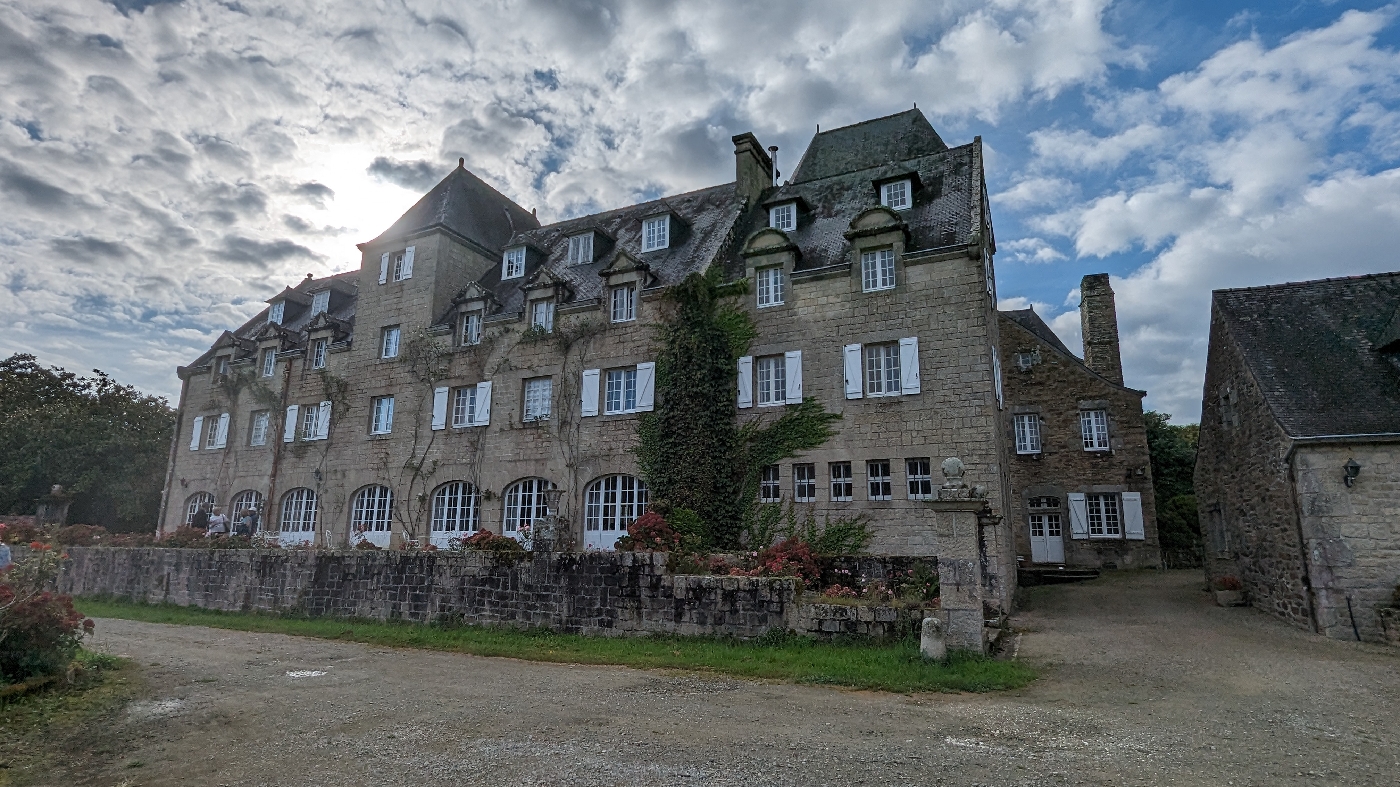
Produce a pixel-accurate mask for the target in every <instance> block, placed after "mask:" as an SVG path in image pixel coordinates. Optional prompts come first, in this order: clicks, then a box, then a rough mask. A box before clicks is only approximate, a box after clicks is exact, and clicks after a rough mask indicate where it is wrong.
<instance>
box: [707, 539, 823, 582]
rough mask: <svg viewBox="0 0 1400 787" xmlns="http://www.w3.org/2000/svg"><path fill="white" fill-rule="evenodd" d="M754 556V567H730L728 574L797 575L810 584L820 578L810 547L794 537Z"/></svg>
mask: <svg viewBox="0 0 1400 787" xmlns="http://www.w3.org/2000/svg"><path fill="white" fill-rule="evenodd" d="M754 557H755V562H756V563H757V565H756V566H755V567H754V568H752V569H749V570H747V571H745V570H744V569H741V568H735V569H731V570H730V572H729V573H730V575H732V576H750V577H797V578H798V579H801V580H802V581H803V582H805V583H807V584H811V585H815V584H816V583H817V581H818V580H820V579H821V574H822V572H821V568H820V567H818V566H817V558H816V556H815V555H813V554H812V547H811V546H810V545H808V544H806V543H805V542H802V541H798V540H797V539H794V538H789V539H787V540H786V541H783V542H782V543H780V544H777V545H775V546H771V547H768V548H767V549H764V550H763V551H761V552H759V553H757V554H756V555H755V556H754Z"/></svg>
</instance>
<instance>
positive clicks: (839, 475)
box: [826, 462, 856, 503]
mask: <svg viewBox="0 0 1400 787" xmlns="http://www.w3.org/2000/svg"><path fill="white" fill-rule="evenodd" d="M826 467H827V469H826V472H827V476H828V478H829V479H830V480H831V502H833V503H849V502H851V500H853V499H855V492H856V489H855V479H854V478H852V475H853V471H852V470H851V463H850V462H831V463H828V464H827V466H826Z"/></svg>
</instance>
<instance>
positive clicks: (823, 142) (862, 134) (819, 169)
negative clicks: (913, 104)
mask: <svg viewBox="0 0 1400 787" xmlns="http://www.w3.org/2000/svg"><path fill="white" fill-rule="evenodd" d="M947 149H948V146H947V145H945V144H943V140H942V139H941V138H940V137H939V136H938V132H937V131H934V130H933V125H932V124H930V123H929V122H928V118H926V117H924V113H922V112H920V111H919V110H918V109H909V110H905V111H904V112H900V113H898V114H895V115H889V116H888V117H882V118H875V119H873V120H867V121H864V122H862V123H856V124H854V125H850V126H843V127H841V128H837V129H832V130H830V131H821V132H818V133H817V135H816V136H814V137H812V142H811V143H810V144H809V145H807V151H806V152H805V153H803V154H802V160H801V161H800V162H798V166H797V168H796V169H795V170H794V171H793V175H792V178H791V181H792V182H793V183H803V182H805V181H809V180H821V179H823V178H829V177H832V176H833V175H844V174H846V173H848V172H858V171H861V170H868V169H874V168H876V167H881V166H884V165H886V164H890V163H893V162H897V161H908V160H910V159H916V158H922V157H924V156H928V155H931V154H934V153H941V152H943V151H945V150H947Z"/></svg>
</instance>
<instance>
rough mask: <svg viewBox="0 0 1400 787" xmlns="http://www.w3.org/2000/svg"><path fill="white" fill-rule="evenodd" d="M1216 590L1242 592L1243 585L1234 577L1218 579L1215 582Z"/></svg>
mask: <svg viewBox="0 0 1400 787" xmlns="http://www.w3.org/2000/svg"><path fill="white" fill-rule="evenodd" d="M1215 589H1216V590H1244V583H1242V582H1240V581H1239V579H1238V578H1236V577H1220V578H1219V579H1217V580H1215Z"/></svg>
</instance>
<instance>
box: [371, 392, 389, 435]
mask: <svg viewBox="0 0 1400 787" xmlns="http://www.w3.org/2000/svg"><path fill="white" fill-rule="evenodd" d="M393 431H394V397H393V396H376V397H374V398H373V399H371V400H370V421H369V433H370V434H390V433H392V432H393Z"/></svg>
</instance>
